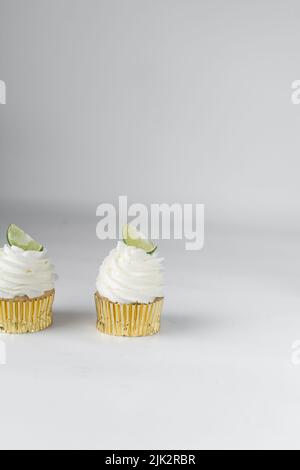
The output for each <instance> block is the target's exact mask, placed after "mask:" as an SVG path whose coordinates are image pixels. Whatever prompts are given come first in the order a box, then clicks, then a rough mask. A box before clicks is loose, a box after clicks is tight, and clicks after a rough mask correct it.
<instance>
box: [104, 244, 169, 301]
mask: <svg viewBox="0 0 300 470" xmlns="http://www.w3.org/2000/svg"><path fill="white" fill-rule="evenodd" d="M162 261H163V259H162V258H157V256H156V254H153V255H148V254H147V253H146V252H145V251H144V250H142V249H139V248H135V247H132V246H127V245H125V243H123V242H118V245H117V248H115V249H113V250H112V251H111V252H110V254H109V255H108V257H107V258H105V260H104V261H103V263H102V265H101V267H100V271H99V276H98V279H97V290H98V292H99V294H100V295H102V296H103V297H106V298H107V299H109V300H110V301H111V302H118V303H120V304H131V303H149V302H153V301H154V300H155V298H156V297H163V273H162V266H161V264H162Z"/></svg>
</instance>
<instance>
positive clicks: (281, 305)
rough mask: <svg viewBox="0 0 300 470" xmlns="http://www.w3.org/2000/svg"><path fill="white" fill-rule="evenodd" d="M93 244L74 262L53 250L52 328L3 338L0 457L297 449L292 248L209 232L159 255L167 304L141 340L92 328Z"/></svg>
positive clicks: (299, 326) (299, 394)
mask: <svg viewBox="0 0 300 470" xmlns="http://www.w3.org/2000/svg"><path fill="white" fill-rule="evenodd" d="M87 230H88V229H87ZM64 236H67V229H66V233H65V234H64ZM75 238H76V237H75ZM78 238H79V235H78ZM76 243H77V239H76V240H75V241H74V244H76ZM93 243H94V244H93ZM93 243H92V244H91V246H89V247H88V248H87V249H86V251H85V250H81V251H79V252H78V253H79V254H78V253H77V252H76V251H75V245H74V246H71V247H69V251H68V250H66V249H61V251H59V244H57V246H53V245H54V243H53V244H52V247H51V252H52V253H55V254H56V260H55V261H56V264H57V270H58V271H59V274H60V281H59V282H58V285H57V296H56V303H55V309H54V310H55V322H54V325H53V327H52V328H50V329H48V330H46V331H44V332H41V333H38V334H33V335H25V336H6V335H1V337H0V340H1V342H2V346H3V344H4V345H5V348H6V364H5V365H1V366H0V380H1V403H2V406H1V426H0V447H1V448H6V449H11V448H12V449H14V448H21V449H23V448H25V449H28V448H33V449H39V448H42V449H48V448H50V449H53V448H55V449H64V448H68V449H78V448H79V449H90V448H92V449H94V448H96V449H143V448H145V449H151V448H152V449H192V448H196V449H202V448H206V449H210V448H290V447H297V448H299V447H300V443H299V425H300V366H296V365H293V363H292V361H291V357H292V344H293V343H294V341H295V340H298V339H300V294H299V292H300V289H299V287H300V286H299V283H300V281H299V278H298V276H297V264H298V265H299V249H298V246H297V243H298V240H297V239H286V240H285V241H282V240H280V237H279V238H278V239H277V241H276V242H275V241H273V242H270V240H269V238H268V236H266V237H265V238H264V239H262V238H261V235H259V237H257V238H255V235H252V236H251V237H248V238H246V239H245V238H238V237H235V238H234V239H233V238H231V237H229V236H228V237H226V236H225V235H222V236H221V237H213V236H208V238H207V241H206V246H205V250H204V251H203V252H201V253H197V254H193V253H187V252H184V251H183V249H182V247H181V246H180V248H179V246H178V250H177V251H176V250H172V252H171V251H170V252H169V251H168V250H164V249H162V251H163V254H164V255H165V257H166V266H167V287H166V305H165V310H164V314H163V321H162V328H161V333H160V334H158V335H156V336H153V337H148V338H117V337H110V336H105V335H102V334H100V333H99V332H97V330H96V328H95V321H96V316H95V311H94V305H93V291H94V277H95V275H96V270H97V267H98V264H99V261H100V260H101V259H102V257H103V255H104V252H107V247H110V248H111V247H112V246H113V244H112V243H111V244H108V245H105V248H103V253H102V251H101V252H99V257H97V259H94V257H93V258H92V254H94V253H95V249H96V248H95V247H96V246H99V245H98V243H100V242H98V241H97V240H96V241H95V242H93ZM101 247H102V245H101ZM101 249H102V248H101ZM72 253H76V256H73V257H72ZM54 258H55V256H54Z"/></svg>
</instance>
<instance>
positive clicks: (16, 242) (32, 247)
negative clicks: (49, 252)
mask: <svg viewBox="0 0 300 470" xmlns="http://www.w3.org/2000/svg"><path fill="white" fill-rule="evenodd" d="M7 241H8V243H9V244H10V246H17V247H18V248H22V250H25V251H43V249H44V248H43V246H42V245H40V244H39V243H37V242H36V241H34V240H33V238H31V237H30V235H27V233H25V232H24V231H23V230H22V229H20V228H19V227H17V226H16V225H10V226H9V227H8V230H7Z"/></svg>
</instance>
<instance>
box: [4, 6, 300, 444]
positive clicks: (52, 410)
mask: <svg viewBox="0 0 300 470" xmlns="http://www.w3.org/2000/svg"><path fill="white" fill-rule="evenodd" d="M0 12H1V14H0V79H1V80H5V82H6V85H7V104H6V105H5V106H4V105H0V158H1V171H0V193H1V197H0V215H1V220H0V222H1V225H0V227H1V234H2V235H1V238H2V241H3V242H4V239H5V230H6V227H7V225H8V224H9V223H11V222H13V223H16V224H19V225H21V226H23V227H24V228H25V229H26V230H27V231H29V232H30V233H32V235H34V236H35V237H36V238H38V239H39V240H41V242H42V243H44V244H45V245H46V246H47V248H48V250H49V253H50V256H51V258H52V260H53V262H54V263H55V264H56V268H57V272H58V274H59V276H60V280H59V282H58V284H57V295H56V302H55V322H54V326H53V328H51V329H49V330H47V331H45V332H42V333H39V334H36V335H28V336H3V335H2V336H1V338H0V340H1V341H2V342H4V344H5V346H6V356H7V363H6V365H1V366H0V383H1V402H2V406H1V427H0V448H3V449H4V448H13V449H14V448H74V449H76V448H109V449H113V448H119V449H129V448H133V449H137V448H159V449H164V448H170V449H171V448H173V449H178V448H187V449H189V448H290V447H292V448H299V438H298V435H299V432H298V431H299V424H300V421H299V416H300V393H299V392H300V390H299V387H300V366H296V365H293V364H292V362H291V357H292V344H293V343H294V341H296V340H298V339H300V294H299V292H300V281H299V261H300V250H299V235H300V234H299V229H300V227H299V217H298V214H299V201H300V190H299V150H300V148H299V124H300V106H296V105H292V103H291V84H292V82H293V81H294V80H297V79H299V78H300V77H299V73H300V70H299V47H298V45H299V40H300V37H299V36H300V32H299V31H300V28H299V25H300V8H299V3H298V2H296V1H290V0H288V1H278V0H277V1H272V2H271V1H266V0H265V1H251V2H250V1H243V2H240V1H237V0H236V1H233V0H232V1H228V2H223V1H221V0H216V1H213V2H211V1H200V0H199V1H196V0H185V1H183V0H172V1H171V0H161V1H150V0H149V1H148V0H139V1H138V0H125V1H123V0H122V1H121V0H109V1H108V0H97V1H96V0H84V1H83V0H73V1H71V0H64V1H58V0H51V1H50V0H39V1H37V0H27V1H26V2H24V1H21V0H9V1H8V0H0ZM122 194H125V195H128V197H129V203H133V202H140V203H145V204H150V203H151V202H155V203H160V202H166V203H172V202H181V203H189V202H199V203H204V204H205V205H206V234H205V236H206V240H205V247H204V250H203V251H201V252H196V253H195V252H186V251H185V250H184V244H183V242H173V241H171V242H169V243H167V242H161V243H160V254H161V255H162V256H164V257H165V266H166V305H165V310H164V314H163V321H162V330H161V333H160V334H159V335H157V336H155V337H151V338H142V339H134V338H132V339H130V338H129V339H128V338H113V337H108V336H103V335H101V334H99V333H98V332H97V331H96V328H95V323H96V315H95V307H94V303H93V294H94V290H95V279H96V275H97V271H98V268H99V265H100V263H101V261H102V260H103V257H104V256H105V255H106V254H107V253H108V251H109V250H110V249H111V248H113V246H114V243H113V242H102V243H101V242H100V241H98V240H97V238H96V224H97V219H96V216H95V214H96V207H97V206H98V204H100V203H101V202H112V203H116V202H117V199H118V196H119V195H122Z"/></svg>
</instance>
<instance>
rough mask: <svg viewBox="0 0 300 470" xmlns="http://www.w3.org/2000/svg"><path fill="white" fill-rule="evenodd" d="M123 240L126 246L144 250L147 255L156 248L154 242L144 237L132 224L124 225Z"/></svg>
mask: <svg viewBox="0 0 300 470" xmlns="http://www.w3.org/2000/svg"><path fill="white" fill-rule="evenodd" d="M123 241H124V243H125V244H126V245H128V246H135V248H141V249H142V250H145V251H146V253H148V255H152V253H154V252H155V250H156V249H157V246H156V245H154V243H152V242H151V241H149V240H147V239H145V238H144V237H143V235H142V234H141V233H140V232H139V231H138V230H137V229H136V228H135V227H134V226H133V225H129V224H128V225H124V228H123Z"/></svg>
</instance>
